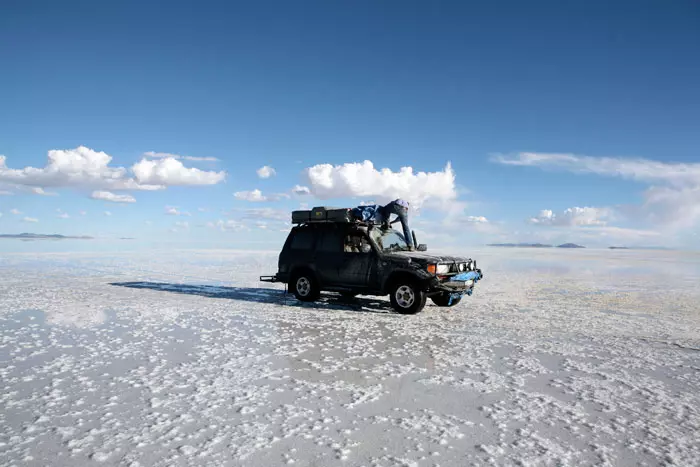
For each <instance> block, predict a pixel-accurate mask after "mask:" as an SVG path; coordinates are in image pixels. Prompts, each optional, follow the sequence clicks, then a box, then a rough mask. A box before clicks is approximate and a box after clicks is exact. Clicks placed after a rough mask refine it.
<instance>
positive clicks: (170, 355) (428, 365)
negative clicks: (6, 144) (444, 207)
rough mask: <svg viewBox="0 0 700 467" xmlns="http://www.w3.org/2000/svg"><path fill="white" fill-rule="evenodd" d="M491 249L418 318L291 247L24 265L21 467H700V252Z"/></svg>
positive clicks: (4, 414)
mask: <svg viewBox="0 0 700 467" xmlns="http://www.w3.org/2000/svg"><path fill="white" fill-rule="evenodd" d="M470 254H473V255H474V257H476V258H478V260H479V263H480V265H481V267H482V268H484V270H485V272H486V274H487V276H486V277H487V279H486V280H484V281H483V282H481V283H480V284H479V286H478V287H477V291H476V292H475V294H474V296H472V297H470V298H469V299H466V300H463V301H462V302H461V303H460V304H459V305H458V306H456V307H454V308H451V309H444V308H438V307H436V306H433V305H432V304H430V305H429V306H427V307H426V309H425V311H424V312H423V313H422V314H420V315H417V316H401V315H397V314H394V313H392V312H391V307H390V306H389V304H388V302H387V300H386V299H385V298H384V297H380V298H373V297H359V298H358V299H354V300H344V299H341V298H340V297H338V296H335V295H333V294H326V295H324V298H323V299H322V301H321V302H320V303H317V304H313V305H302V304H300V303H299V302H297V301H296V300H294V298H293V297H291V296H285V295H284V294H283V293H282V287H281V286H279V285H270V284H264V285H262V284H260V283H259V282H258V276H259V275H261V274H268V273H270V272H274V270H275V265H276V254H274V253H267V254H263V255H257V256H252V255H250V254H249V253H237V252H230V251H207V250H200V251H188V252H180V253H173V254H170V255H167V256H163V255H159V254H144V253H143V252H139V253H119V254H116V253H110V254H91V253H87V252H81V253H42V254H32V253H23V254H7V255H4V257H3V260H2V262H1V263H0V297H1V298H0V329H1V330H2V332H1V333H0V387H1V389H2V391H0V407H2V410H0V465H8V466H9V465H51V466H67V465H133V466H146V465H148V466H151V465H153V466H166V465H168V466H170V465H217V466H218V465H246V466H248V465H251V466H270V465H324V466H325V465H358V466H360V465H365V466H393V465H399V466H401V465H405V466H438V465H439V466H447V465H460V466H461V465H472V464H476V465H484V464H494V465H572V466H573V465H576V466H578V465H640V464H641V465H659V464H663V465H683V466H687V465H698V464H700V442H699V441H698V433H700V394H699V393H698V391H697V389H698V387H700V351H698V349H700V327H699V325H700V305H698V304H699V303H700V296H699V295H700V291H698V290H697V288H696V284H697V283H698V282H699V280H698V279H700V277H699V276H700V257H698V256H697V255H693V254H688V253H683V254H680V253H674V252H633V251H627V252H609V251H604V252H603V251H599V252H595V251H590V250H588V251H551V252H549V251H546V252H543V251H534V252H533V251H512V250H507V251H504V250H494V249H485V250H483V251H480V252H470ZM652 266H653V267H656V268H657V269H654V270H652V269H650V268H651V267H652ZM659 277H662V278H663V280H662V282H661V283H656V281H657V280H658V278H659ZM429 303H430V302H429Z"/></svg>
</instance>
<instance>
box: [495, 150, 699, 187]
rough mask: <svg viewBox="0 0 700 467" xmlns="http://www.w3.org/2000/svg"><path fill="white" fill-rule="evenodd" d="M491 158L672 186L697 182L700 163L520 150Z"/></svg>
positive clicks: (511, 162)
mask: <svg viewBox="0 0 700 467" xmlns="http://www.w3.org/2000/svg"><path fill="white" fill-rule="evenodd" d="M492 160H493V161H495V162H499V163H501V164H506V165H517V166H533V167H551V168H560V169H564V170H568V171H570V172H579V173H592V174H598V175H607V176H615V177H623V178H628V179H632V180H638V181H644V182H658V181H662V182H666V183H669V184H672V185H675V186H688V185H691V186H696V185H698V184H700V163H691V164H684V163H669V162H659V161H654V160H649V159H629V158H617V157H591V156H577V155H574V154H550V153H534V152H521V153H518V154H516V155H515V156H512V157H507V156H502V155H497V156H494V157H492Z"/></svg>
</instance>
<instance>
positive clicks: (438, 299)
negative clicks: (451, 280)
mask: <svg viewBox="0 0 700 467" xmlns="http://www.w3.org/2000/svg"><path fill="white" fill-rule="evenodd" d="M430 299H431V300H432V301H433V303H434V304H436V305H437V306H455V305H456V304H458V303H459V302H461V301H462V297H458V298H453V299H452V303H450V294H448V293H441V294H439V295H433V296H432V297H430Z"/></svg>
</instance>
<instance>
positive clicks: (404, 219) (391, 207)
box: [352, 199, 414, 250]
mask: <svg viewBox="0 0 700 467" xmlns="http://www.w3.org/2000/svg"><path fill="white" fill-rule="evenodd" d="M408 207H409V203H408V201H405V200H403V199H395V200H394V201H392V202H390V203H389V204H387V205H385V206H381V205H378V204H373V205H366V206H358V207H356V208H354V209H352V212H353V215H354V216H355V218H356V219H360V220H363V221H366V222H367V221H373V222H376V223H377V224H381V226H382V227H381V228H382V229H388V228H389V227H390V226H391V224H392V223H393V222H391V215H392V214H395V215H396V216H397V217H398V219H397V220H398V221H401V227H402V228H403V234H404V237H405V240H406V245H408V249H409V250H413V249H414V245H413V236H412V235H411V229H410V228H409V226H408ZM394 222H396V220H395V221H394Z"/></svg>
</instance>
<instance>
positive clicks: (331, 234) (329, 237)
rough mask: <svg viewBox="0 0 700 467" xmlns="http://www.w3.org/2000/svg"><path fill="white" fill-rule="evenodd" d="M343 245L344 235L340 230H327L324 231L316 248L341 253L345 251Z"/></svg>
mask: <svg viewBox="0 0 700 467" xmlns="http://www.w3.org/2000/svg"><path fill="white" fill-rule="evenodd" d="M342 245H343V236H342V235H341V234H340V232H339V231H338V230H327V231H325V232H323V235H322V236H321V238H320V240H319V243H318V247H317V248H316V249H317V250H318V251H323V252H326V253H340V252H342V251H343V249H342Z"/></svg>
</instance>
